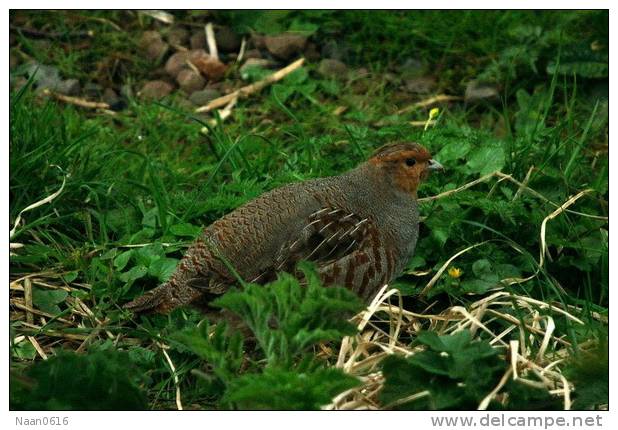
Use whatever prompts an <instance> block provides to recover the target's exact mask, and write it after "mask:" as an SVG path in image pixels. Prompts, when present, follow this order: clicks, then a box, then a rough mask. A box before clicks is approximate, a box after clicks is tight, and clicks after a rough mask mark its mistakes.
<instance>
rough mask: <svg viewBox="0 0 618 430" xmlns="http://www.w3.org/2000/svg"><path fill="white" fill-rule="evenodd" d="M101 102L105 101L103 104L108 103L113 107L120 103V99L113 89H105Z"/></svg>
mask: <svg viewBox="0 0 618 430" xmlns="http://www.w3.org/2000/svg"><path fill="white" fill-rule="evenodd" d="M101 100H102V101H103V103H107V104H108V105H110V106H113V105H115V104H116V103H118V102H120V97H118V94H116V91H114V90H113V89H111V88H105V91H103V96H102V97H101Z"/></svg>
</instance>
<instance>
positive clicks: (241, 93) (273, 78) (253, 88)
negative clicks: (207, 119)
mask: <svg viewBox="0 0 618 430" xmlns="http://www.w3.org/2000/svg"><path fill="white" fill-rule="evenodd" d="M304 62H305V59H304V58H301V59H298V60H296V61H294V62H293V63H291V64H289V65H288V66H286V67H284V68H283V69H280V70H277V71H276V72H275V73H273V74H271V75H269V76H267V77H266V78H264V79H262V80H261V81H258V82H254V83H253V84H250V85H246V86H244V87H242V88H239V89H238V90H236V91H233V92H231V93H229V94H227V95H225V96H222V97H219V98H216V99H214V100H212V101H211V102H210V103H208V104H207V105H205V106H201V107H199V108H197V109H195V112H197V113H200V112H210V111H211V110H213V109H217V108H220V107H222V106H225V105H227V104H228V103H230V102H231V101H232V100H234V99H236V98H237V99H242V98H245V97H249V96H250V95H252V94H254V93H257V92H258V91H260V90H262V89H263V88H264V87H267V86H268V85H270V84H273V83H275V82H277V81H280V80H281V79H283V78H285V77H286V76H287V75H289V74H290V73H292V72H293V71H295V70H296V69H298V68H300V67H301V66H302V65H303V63H304Z"/></svg>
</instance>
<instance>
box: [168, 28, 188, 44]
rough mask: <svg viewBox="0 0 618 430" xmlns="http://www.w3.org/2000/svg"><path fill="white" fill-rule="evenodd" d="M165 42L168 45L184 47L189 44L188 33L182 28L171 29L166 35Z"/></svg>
mask: <svg viewBox="0 0 618 430" xmlns="http://www.w3.org/2000/svg"><path fill="white" fill-rule="evenodd" d="M167 41H168V43H169V44H170V45H175V46H186V45H187V42H189V32H188V31H187V30H186V29H185V28H183V27H173V28H171V29H170V30H169V32H168V33H167Z"/></svg>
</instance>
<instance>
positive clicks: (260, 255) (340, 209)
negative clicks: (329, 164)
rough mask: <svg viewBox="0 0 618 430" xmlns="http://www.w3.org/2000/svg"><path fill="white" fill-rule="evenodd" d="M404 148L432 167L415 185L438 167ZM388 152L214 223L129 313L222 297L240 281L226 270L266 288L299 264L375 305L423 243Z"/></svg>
mask: <svg viewBox="0 0 618 430" xmlns="http://www.w3.org/2000/svg"><path fill="white" fill-rule="evenodd" d="M399 145H400V146H401V148H399V152H400V153H402V154H404V156H409V157H411V155H409V154H412V153H413V154H414V156H415V157H416V159H418V160H419V165H420V163H423V162H424V163H425V164H426V166H425V167H422V169H421V168H417V169H416V171H417V173H416V176H415V177H414V178H415V180H416V185H418V182H419V181H420V180H421V179H422V175H424V174H426V170H427V169H431V168H432V167H431V166H432V164H431V163H432V162H433V160H430V155H429V153H428V152H427V151H426V150H425V149H424V148H422V147H421V146H420V145H416V144H399ZM392 148H393V146H389V147H386V148H384V149H382V150H381V152H380V151H378V152H377V153H376V154H375V155H374V156H373V157H372V158H371V159H370V160H369V161H368V162H365V163H363V164H361V165H360V166H358V167H357V168H356V169H354V170H351V171H349V172H347V173H344V174H342V175H339V176H333V177H328V178H321V179H315V180H310V181H305V182H299V183H293V184H289V185H286V186H283V187H280V188H277V189H274V190H272V191H270V192H267V193H265V194H263V195H261V196H259V197H258V198H256V199H254V200H252V201H250V202H248V203H246V204H245V205H243V206H241V207H239V208H238V209H236V210H234V211H233V212H231V213H229V214H228V215H226V216H224V217H223V218H221V219H219V220H217V221H215V222H214V223H213V224H211V225H210V226H209V227H207V228H206V229H204V231H203V233H202V235H201V236H200V237H199V239H198V240H197V241H196V242H195V244H194V245H193V246H192V247H191V248H190V249H189V250H188V251H187V253H186V255H185V256H184V258H183V259H182V260H181V262H180V263H179V265H178V268H177V269H176V272H175V273H174V275H173V276H172V277H171V279H170V280H169V281H168V282H167V283H166V284H164V285H161V286H160V287H158V288H155V289H154V290H152V291H150V292H148V293H146V294H145V295H144V296H142V297H139V298H137V299H136V300H135V301H133V302H131V303H128V304H127V305H126V307H127V308H128V309H132V310H134V311H137V312H140V311H146V310H156V311H159V312H166V311H169V310H171V309H173V308H175V307H177V306H180V305H184V304H188V303H191V302H192V301H195V300H196V299H198V298H199V297H201V296H203V295H204V294H205V293H216V294H220V293H223V292H225V291H226V290H227V289H228V288H229V287H230V286H231V285H233V284H234V283H235V282H236V277H235V276H234V274H233V273H232V271H231V270H230V267H229V266H231V267H233V269H234V270H235V271H236V273H237V274H238V275H239V276H240V277H242V278H243V279H244V280H246V281H250V282H258V283H264V282H267V281H270V280H272V279H274V277H275V274H276V272H278V271H288V272H289V271H293V270H294V267H295V265H296V263H297V262H298V261H300V260H308V261H312V262H314V263H315V264H316V266H317V267H318V272H319V274H320V276H321V278H322V280H323V282H324V283H325V284H327V285H341V286H345V287H347V288H350V289H352V290H354V291H356V292H357V293H358V294H360V295H361V296H363V297H365V298H370V297H371V296H372V295H373V294H375V292H376V291H377V290H378V289H379V288H380V287H381V286H382V285H384V284H385V283H388V282H390V281H391V280H392V279H393V278H394V277H395V276H397V275H398V274H399V273H400V272H401V271H402V270H403V268H404V266H405V264H406V263H407V261H408V260H409V259H410V257H411V256H412V254H413V252H414V247H415V245H416V240H417V238H418V209H417V202H416V195H415V190H416V188H415V186H414V187H413V189H411V190H408V189H405V188H406V187H404V186H402V181H403V179H402V176H401V175H403V174H405V175H407V174H408V173H409V174H410V175H412V173H411V171H408V170H405V171H404V170H401V169H400V166H399V164H395V163H399V159H400V157H398V156H397V154H398V153H397V152H396V151H395V156H393V150H392ZM405 154H408V155H405ZM395 159H396V160H395ZM399 170H401V171H402V172H404V173H400V172H399ZM412 176H414V175H412ZM414 178H412V179H414ZM404 179H405V180H410V178H408V177H407V176H406V177H405V178H404ZM411 183H414V181H413V180H412V182H411ZM411 191H412V192H411ZM226 262H227V263H226Z"/></svg>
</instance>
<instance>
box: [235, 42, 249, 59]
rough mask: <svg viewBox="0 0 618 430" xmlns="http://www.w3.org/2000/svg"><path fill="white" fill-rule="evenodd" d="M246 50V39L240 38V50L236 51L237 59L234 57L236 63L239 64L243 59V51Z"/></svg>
mask: <svg viewBox="0 0 618 430" xmlns="http://www.w3.org/2000/svg"><path fill="white" fill-rule="evenodd" d="M246 50H247V39H246V38H244V37H243V38H242V42H240V50H239V51H238V57H236V63H238V64H240V62H241V61H242V60H243V58H244V57H245V51H246Z"/></svg>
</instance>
